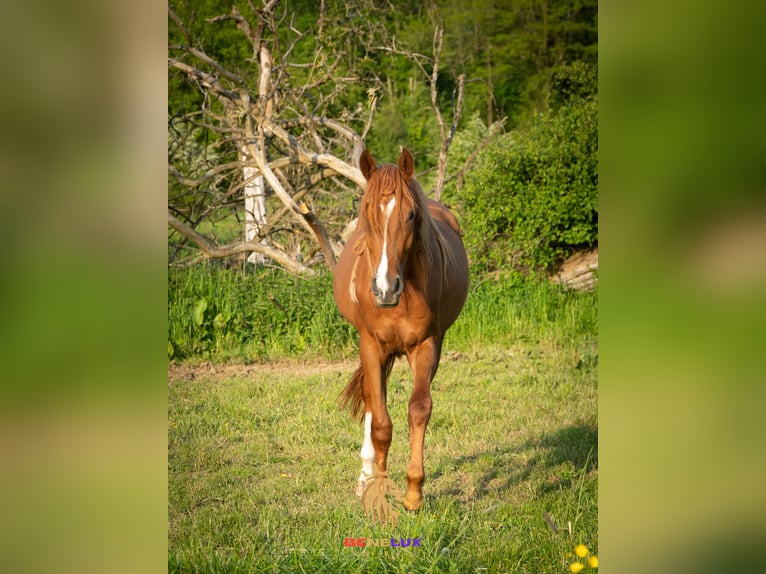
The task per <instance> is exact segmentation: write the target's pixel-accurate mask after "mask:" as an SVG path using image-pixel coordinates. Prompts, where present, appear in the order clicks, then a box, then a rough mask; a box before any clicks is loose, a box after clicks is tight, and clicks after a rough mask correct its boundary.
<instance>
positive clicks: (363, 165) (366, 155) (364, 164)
mask: <svg viewBox="0 0 766 574" xmlns="http://www.w3.org/2000/svg"><path fill="white" fill-rule="evenodd" d="M359 169H360V170H361V171H362V175H363V176H364V179H367V180H369V179H370V178H371V177H372V174H373V173H375V160H374V159H372V155H371V154H370V152H369V151H367V149H365V150H364V151H363V152H362V155H361V156H359Z"/></svg>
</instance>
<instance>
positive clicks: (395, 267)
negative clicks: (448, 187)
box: [359, 150, 421, 307]
mask: <svg viewBox="0 0 766 574" xmlns="http://www.w3.org/2000/svg"><path fill="white" fill-rule="evenodd" d="M359 167H360V169H361V171H362V174H363V175H364V178H365V179H366V180H367V191H366V192H365V194H364V199H363V200H362V218H363V220H364V223H365V226H366V242H367V249H368V250H369V255H370V261H371V262H372V271H373V274H372V279H371V285H370V287H371V289H372V294H373V297H374V299H375V304H376V305H378V307H395V306H396V305H398V304H399V298H400V297H401V294H402V292H403V291H404V272H405V267H406V264H407V259H408V257H409V255H410V253H411V251H412V249H413V245H414V244H415V241H416V237H417V234H418V230H419V225H420V223H421V206H420V203H419V201H420V200H419V197H418V194H417V192H416V191H415V189H413V188H414V187H415V186H417V183H416V182H415V181H414V180H413V179H412V174H413V171H414V169H415V165H414V162H413V160H412V156H411V155H410V152H408V151H407V150H402V153H401V155H400V156H399V162H398V166H395V165H392V164H384V165H381V166H380V167H377V166H376V165H375V160H374V159H373V158H372V155H370V152H368V151H367V150H364V152H363V153H362V155H361V157H360V158H359Z"/></svg>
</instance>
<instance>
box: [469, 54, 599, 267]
mask: <svg viewBox="0 0 766 574" xmlns="http://www.w3.org/2000/svg"><path fill="white" fill-rule="evenodd" d="M553 85H554V88H557V87H558V88H559V89H558V90H554V91H553V92H552V95H551V98H550V109H549V111H548V112H547V113H545V114H538V115H537V116H535V118H534V120H533V122H532V124H531V125H530V126H529V127H527V128H525V129H519V130H516V131H513V132H510V133H508V134H505V135H504V136H502V137H500V138H499V139H498V140H497V141H495V142H494V143H493V144H492V145H490V146H489V147H488V148H487V149H486V150H484V152H482V153H481V154H480V155H479V157H478V158H477V162H476V164H475V166H474V168H473V169H471V170H470V171H469V173H468V175H467V176H466V179H465V186H464V188H463V190H462V192H461V193H460V195H459V196H458V198H457V202H458V203H459V206H460V210H461V212H462V216H463V218H462V219H463V221H462V224H463V228H464V231H465V237H464V239H465V243H466V248H467V249H468V252H469V256H470V258H471V262H472V265H473V266H474V268H475V270H476V271H479V272H488V271H494V270H496V269H515V270H520V271H529V270H542V269H545V268H547V267H550V266H551V265H552V264H554V263H555V262H557V261H558V260H561V259H563V258H564V257H566V256H567V255H569V254H570V253H572V252H573V251H575V250H576V249H578V248H581V247H585V246H592V245H594V244H595V243H596V242H597V240H598V205H597V187H598V104H597V99H596V96H595V94H593V90H594V89H595V80H592V79H590V78H589V76H588V72H587V70H584V69H583V67H582V66H577V67H572V68H569V69H565V70H563V71H562V73H561V74H560V75H559V76H558V77H557V78H555V79H554V84H553Z"/></svg>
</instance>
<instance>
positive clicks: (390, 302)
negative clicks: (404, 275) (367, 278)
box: [371, 275, 404, 307]
mask: <svg viewBox="0 0 766 574" xmlns="http://www.w3.org/2000/svg"><path fill="white" fill-rule="evenodd" d="M371 288H372V295H373V297H374V298H375V304H376V305H377V306H378V307H396V306H397V305H398V304H399V298H400V297H401V296H402V291H403V290H404V282H403V281H402V280H401V278H400V277H399V276H398V275H397V276H396V277H395V278H394V281H393V287H391V286H390V284H387V285H384V286H383V287H381V286H380V285H378V283H377V281H376V280H375V277H373V278H372V285H371Z"/></svg>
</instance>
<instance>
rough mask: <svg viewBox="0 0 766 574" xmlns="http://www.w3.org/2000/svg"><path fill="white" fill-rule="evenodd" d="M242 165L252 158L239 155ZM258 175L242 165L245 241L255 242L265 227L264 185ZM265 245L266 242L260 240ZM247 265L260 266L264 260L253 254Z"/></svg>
mask: <svg viewBox="0 0 766 574" xmlns="http://www.w3.org/2000/svg"><path fill="white" fill-rule="evenodd" d="M241 160H242V163H243V164H247V163H250V162H251V161H252V158H250V157H248V155H247V154H246V153H243V154H242V155H241ZM256 174H258V169H256V168H254V167H251V166H248V165H244V167H243V168H242V177H243V178H244V181H245V241H247V242H252V241H257V240H258V239H257V238H258V236H259V235H260V232H261V229H263V227H264V226H265V225H266V184H265V182H264V180H263V176H262V175H256ZM261 244H263V245H265V244H266V241H265V240H261ZM247 261H248V262H249V263H254V264H256V265H262V264H263V263H265V262H266V258H265V257H264V255H263V254H262V253H256V252H253V253H251V254H250V256H249V257H248V258H247Z"/></svg>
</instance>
